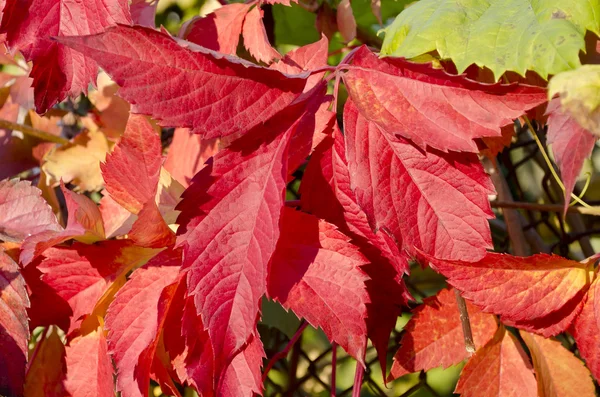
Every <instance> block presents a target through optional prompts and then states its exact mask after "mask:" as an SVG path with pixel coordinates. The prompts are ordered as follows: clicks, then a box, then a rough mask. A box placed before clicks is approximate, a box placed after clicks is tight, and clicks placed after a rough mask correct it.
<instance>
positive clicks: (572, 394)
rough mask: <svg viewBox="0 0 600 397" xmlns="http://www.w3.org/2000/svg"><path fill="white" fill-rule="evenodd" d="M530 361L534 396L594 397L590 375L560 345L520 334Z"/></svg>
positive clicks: (552, 341) (594, 392)
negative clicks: (532, 372)
mask: <svg viewBox="0 0 600 397" xmlns="http://www.w3.org/2000/svg"><path fill="white" fill-rule="evenodd" d="M521 337H522V338H523V340H524V341H525V343H526V344H527V347H528V348H529V351H530V352H531V358H532V359H533V368H534V369H535V373H536V377H537V383H538V396H540V397H594V396H595V395H596V391H595V387H594V383H593V381H592V377H591V376H590V371H588V369H587V368H585V366H584V365H583V362H581V360H579V359H578V358H577V357H575V355H573V353H571V352H570V351H569V350H567V349H565V348H564V347H563V346H562V345H561V343H560V342H558V341H555V340H552V339H546V338H544V337H541V336H539V335H535V334H530V333H528V332H521Z"/></svg>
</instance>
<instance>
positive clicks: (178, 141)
mask: <svg viewBox="0 0 600 397" xmlns="http://www.w3.org/2000/svg"><path fill="white" fill-rule="evenodd" d="M218 151H219V140H218V139H202V138H200V136H199V135H196V134H192V133H191V132H190V130H189V129H187V128H176V129H175V133H174V135H173V142H171V145H170V146H169V153H167V159H166V160H165V164H164V167H165V168H166V170H167V171H169V173H170V174H171V176H173V178H175V179H176V180H177V181H178V182H179V183H181V184H182V185H183V186H185V187H188V186H189V185H190V181H191V180H192V178H193V177H194V175H196V174H197V173H198V171H200V170H201V169H202V167H204V163H205V162H206V160H208V159H209V158H210V157H212V156H214V155H215V154H217V152H218Z"/></svg>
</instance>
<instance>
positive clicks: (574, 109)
mask: <svg viewBox="0 0 600 397" xmlns="http://www.w3.org/2000/svg"><path fill="white" fill-rule="evenodd" d="M556 94H559V95H560V105H561V107H562V109H563V110H564V111H566V112H568V113H569V114H570V115H571V117H573V118H574V119H575V120H576V121H577V123H578V124H579V125H581V126H582V127H583V128H585V129H586V130H588V131H590V132H592V133H594V134H595V135H596V136H600V65H583V66H582V67H580V68H578V69H577V70H572V71H568V72H563V73H560V74H557V75H556V76H554V77H553V78H552V79H551V80H550V84H548V97H549V98H552V97H553V96H554V95H556Z"/></svg>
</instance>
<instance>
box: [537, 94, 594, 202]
mask: <svg viewBox="0 0 600 397" xmlns="http://www.w3.org/2000/svg"><path fill="white" fill-rule="evenodd" d="M546 113H547V114H548V143H549V144H551V145H552V153H553V154H554V159H555V160H556V164H557V165H558V168H559V169H560V176H561V179H562V181H563V183H564V184H565V212H566V210H567V208H568V206H569V202H570V201H571V193H573V187H575V182H576V181H577V177H578V176H579V173H580V171H581V167H583V162H584V161H585V159H586V157H589V156H590V154H591V153H592V149H594V146H595V144H596V137H595V136H594V135H593V134H592V133H591V132H589V131H588V130H586V129H584V128H583V127H581V126H580V125H579V123H578V122H577V121H576V120H575V119H573V118H572V117H571V116H570V115H569V114H568V113H567V112H563V111H562V109H561V107H560V99H559V98H555V99H553V100H552V101H551V102H550V103H549V104H548V109H547V111H546Z"/></svg>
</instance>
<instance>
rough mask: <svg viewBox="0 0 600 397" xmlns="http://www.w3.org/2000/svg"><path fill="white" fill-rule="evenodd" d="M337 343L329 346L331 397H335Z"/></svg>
mask: <svg viewBox="0 0 600 397" xmlns="http://www.w3.org/2000/svg"><path fill="white" fill-rule="evenodd" d="M337 347H338V345H337V343H335V342H333V343H332V344H331V397H335V392H336V388H335V372H336V370H337Z"/></svg>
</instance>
